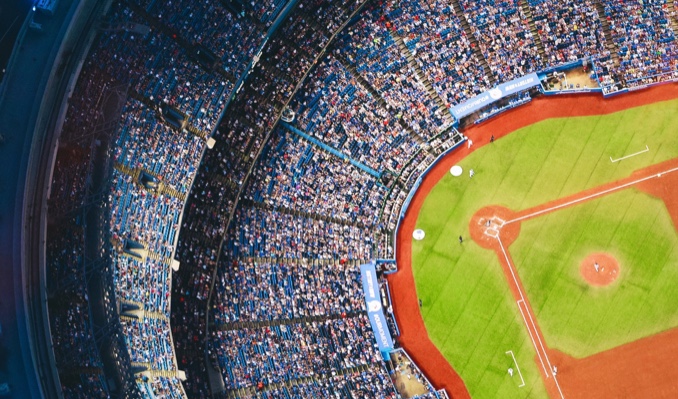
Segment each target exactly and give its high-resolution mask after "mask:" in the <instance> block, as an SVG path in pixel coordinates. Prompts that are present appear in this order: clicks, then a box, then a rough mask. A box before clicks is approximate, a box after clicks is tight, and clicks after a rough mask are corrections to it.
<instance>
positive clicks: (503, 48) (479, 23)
mask: <svg viewBox="0 0 678 399" xmlns="http://www.w3.org/2000/svg"><path fill="white" fill-rule="evenodd" d="M459 3H460V4H461V7H462V9H463V11H464V17H465V18H466V19H467V20H468V22H469V24H470V26H471V30H472V31H473V35H474V36H475V37H476V39H477V40H478V44H479V45H480V49H481V51H482V53H483V56H484V57H485V59H486V60H487V63H488V65H489V66H490V69H491V70H492V73H493V74H494V76H495V78H496V80H497V81H498V82H507V81H509V80H512V79H515V78H518V77H521V76H524V75H527V74H528V73H531V72H535V71H537V70H539V69H541V68H542V67H543V66H544V60H542V58H541V56H540V55H539V49H538V47H537V43H536V42H535V40H536V39H535V38H534V37H533V35H532V32H531V31H530V28H529V26H528V22H527V17H526V16H525V13H524V11H523V9H522V8H521V7H520V3H519V0H497V1H495V0H480V1H477V0H459Z"/></svg>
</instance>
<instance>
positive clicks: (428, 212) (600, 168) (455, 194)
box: [412, 101, 678, 399]
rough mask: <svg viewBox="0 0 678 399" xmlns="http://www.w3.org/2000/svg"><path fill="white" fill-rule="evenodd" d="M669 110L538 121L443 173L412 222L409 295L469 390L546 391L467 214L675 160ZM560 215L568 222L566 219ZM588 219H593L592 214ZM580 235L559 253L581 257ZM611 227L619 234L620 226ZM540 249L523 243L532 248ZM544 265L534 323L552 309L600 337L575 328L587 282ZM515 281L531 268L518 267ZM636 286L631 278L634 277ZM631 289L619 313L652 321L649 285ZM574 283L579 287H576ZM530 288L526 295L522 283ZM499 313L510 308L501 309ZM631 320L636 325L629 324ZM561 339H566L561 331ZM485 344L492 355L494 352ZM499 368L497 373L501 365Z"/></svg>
mask: <svg viewBox="0 0 678 399" xmlns="http://www.w3.org/2000/svg"><path fill="white" fill-rule="evenodd" d="M676 107H678V101H669V102H664V103H657V104H653V105H650V106H645V107H639V108H635V109H631V110H627V111H623V112H621V113H617V114H611V115H604V116H592V117H581V118H560V119H550V120H546V121H543V122H540V123H538V124H535V125H532V126H528V127H526V128H523V129H520V130H518V131H516V132H514V133H512V134H510V135H508V136H506V137H503V138H501V139H500V140H496V141H495V142H494V143H493V144H491V145H487V146H485V147H483V148H480V149H478V150H477V151H475V152H473V153H472V154H471V155H469V156H468V157H466V158H465V159H464V160H462V161H461V162H460V165H461V166H462V167H463V168H464V174H463V175H462V176H461V177H458V178H454V177H452V176H450V175H447V176H445V177H443V178H442V179H441V181H440V182H439V183H438V184H437V185H436V187H434V188H433V190H432V191H431V193H430V194H429V196H428V197H427V199H426V201H425V203H424V204H423V206H422V209H421V212H420V214H419V218H418V220H417V225H416V228H422V229H423V230H424V231H425V232H426V238H425V239H424V240H423V241H415V242H413V243H412V262H413V273H414V277H415V284H416V289H417V295H418V296H419V298H421V299H422V301H423V307H422V309H421V311H422V315H423V317H424V322H425V324H426V326H427V329H428V333H429V336H430V337H431V339H432V341H433V342H434V344H436V346H438V348H439V349H440V350H441V352H442V353H443V355H444V356H445V357H446V358H447V359H448V360H449V361H450V363H451V364H452V366H453V367H454V368H455V370H457V372H459V374H460V375H461V377H462V379H464V381H465V383H466V385H467V387H468V389H469V391H470V392H471V394H472V397H473V398H474V399H481V398H509V399H512V398H517V399H522V398H533V397H545V396H546V392H545V389H544V387H543V384H542V382H541V379H540V374H539V373H540V372H539V366H538V364H535V361H534V358H535V356H536V353H535V351H534V349H533V347H532V343H531V341H530V338H529V336H528V335H527V331H526V329H525V326H524V324H523V321H522V318H521V317H520V313H519V311H518V307H517V305H516V304H515V302H514V301H513V298H512V296H511V294H510V292H509V291H508V289H507V287H508V283H507V281H506V280H505V278H504V276H503V273H502V271H501V267H500V265H499V262H498V260H497V258H496V256H495V254H494V253H492V252H491V251H487V250H484V249H482V248H480V247H478V246H477V245H476V244H475V243H473V242H471V241H470V238H469V235H468V222H469V220H470V218H471V216H472V215H473V213H475V212H476V211H477V210H478V209H480V208H481V207H483V206H487V205H503V206H506V207H508V208H510V209H513V210H521V209H525V208H529V207H533V206H536V205H540V204H543V203H545V202H548V201H551V200H554V199H558V198H561V197H563V196H566V195H572V194H575V193H578V192H580V191H583V190H585V189H589V188H593V187H596V186H599V185H601V184H604V183H608V182H610V181H614V180H617V179H620V178H623V177H627V176H629V175H630V174H631V172H633V171H634V170H637V169H640V168H643V167H646V166H649V165H652V164H655V163H658V162H662V161H666V160H669V159H672V158H675V157H678V143H677V142H676V140H675V138H674V137H673V136H675V132H673V131H672V129H671V127H672V126H674V127H675V126H678V113H675V112H674V110H675V109H676ZM650 119H651V121H650ZM674 130H675V129H674ZM646 144H647V145H648V146H649V147H650V151H648V152H647V153H645V154H641V155H639V156H637V157H633V158H629V159H627V160H624V161H621V162H617V163H611V162H610V156H612V157H613V158H617V157H621V156H624V155H626V154H627V153H630V152H637V151H640V150H642V149H644V148H645V145H646ZM470 168H473V169H474V170H475V171H476V176H475V177H474V178H473V179H470V178H469V176H468V170H469V169H470ZM575 208H576V207H575ZM575 208H570V209H575ZM602 209H603V208H602V207H597V208H595V209H593V210H578V211H577V213H576V214H573V215H575V216H572V217H573V218H584V219H587V218H591V217H592V216H591V215H597V214H599V213H603V211H602ZM606 209H609V211H606V212H611V213H612V214H617V216H618V217H622V216H623V212H620V211H619V209H616V208H615V206H614V205H612V206H610V207H608V208H606ZM659 219H661V218H659ZM562 223H563V224H564V225H565V226H567V225H568V223H571V226H576V224H574V223H575V221H574V220H565V221H563V222H562ZM657 226H660V224H658V225H657ZM570 228H572V227H570ZM588 228H589V229H591V228H595V223H592V224H591V225H590V227H588ZM619 228H620V229H621V228H622V227H619ZM537 234H538V235H540V236H544V237H543V238H544V242H543V243H542V244H538V243H537V242H536V241H535V245H543V248H542V251H546V250H548V249H549V248H550V246H551V245H552V243H553V242H554V241H557V240H563V237H562V234H561V233H560V232H559V229H557V228H556V229H543V230H537ZM583 234H584V232H577V236H575V235H574V234H573V235H572V236H571V237H568V238H567V239H566V240H565V241H574V242H570V243H569V245H571V246H570V247H566V249H568V250H567V251H566V252H562V256H568V257H573V256H578V251H580V250H581V249H578V248H577V246H576V244H577V243H585V242H586V239H585V238H584V237H589V236H588V235H583ZM617 234H627V233H625V232H624V231H621V230H620V231H619V232H617ZM459 235H463V236H464V238H465V241H464V243H463V244H462V245H460V244H459V243H458V236H459ZM579 236H582V238H581V239H580V238H579ZM521 237H522V235H521ZM639 239H640V238H639ZM605 243H606V244H605V245H610V244H607V243H614V241H610V239H609V238H608V239H607V240H606V241H605ZM600 245H603V243H601V244H600ZM537 249H538V247H537V248H534V249H533V248H530V249H529V252H531V251H536V250H537ZM529 252H525V253H523V252H520V253H513V252H512V256H513V257H514V260H515V261H516V263H519V260H518V259H520V258H525V259H528V258H529V257H530V256H538V254H539V252H535V253H534V254H532V255H530V254H529ZM657 256H658V258H657V259H658V260H657V261H658V262H671V261H672V259H673V258H671V257H670V256H669V254H665V253H663V252H662V253H659V254H657ZM552 267H554V268H555V270H557V275H556V276H542V277H539V278H541V279H543V282H544V283H546V284H549V292H544V293H543V297H540V298H539V299H538V300H537V302H538V303H540V304H541V307H543V309H541V307H540V309H538V312H539V314H540V316H539V318H540V319H539V320H538V322H539V323H542V321H541V317H542V316H545V317H546V316H547V317H554V318H560V319H561V320H560V321H558V323H560V324H559V325H563V323H565V324H571V323H573V322H575V327H577V328H578V327H581V328H588V330H587V332H588V333H589V334H598V333H599V331H602V330H601V327H598V322H599V320H597V319H596V320H593V322H592V326H583V327H582V326H579V325H578V322H576V320H577V317H579V315H580V313H581V312H582V309H584V308H585V307H586V306H587V303H588V302H587V300H586V295H591V291H590V290H589V291H585V287H583V284H582V283H581V282H576V281H573V280H572V276H568V275H567V274H566V273H564V270H565V266H564V265H555V266H552ZM668 277H670V275H666V276H665V275H664V274H662V273H660V274H659V275H657V276H656V277H655V279H654V282H653V283H652V284H654V286H653V287H652V289H654V288H656V285H661V284H662V283H663V281H662V282H660V280H661V279H662V278H668ZM521 278H524V279H529V278H536V277H530V276H526V277H523V276H522V274H521ZM535 281H537V284H540V283H541V282H540V281H539V280H535ZM490 282H491V284H489V283H490ZM523 283H525V281H524V280H523ZM478 284H481V285H478ZM634 284H638V282H637V281H635V280H634ZM628 286H629V288H628V290H629V292H631V291H634V290H637V291H638V293H636V294H634V295H636V298H637V299H638V302H637V303H635V304H634V305H633V306H629V307H628V309H627V310H628V311H629V312H634V313H638V314H639V316H638V317H637V318H636V319H637V320H638V323H639V324H642V323H644V322H647V321H651V320H654V318H653V317H657V316H656V314H651V315H648V314H647V312H645V311H644V310H643V309H645V308H646V307H647V306H646V305H645V295H651V294H652V291H650V292H649V293H646V292H645V291H643V290H642V289H640V288H638V287H636V286H635V285H633V284H628ZM493 287H496V288H493ZM572 290H579V291H582V290H584V291H585V292H583V293H579V294H576V295H572V294H571V292H572ZM658 292H660V291H658ZM568 293H570V294H571V295H570V296H569V299H568V301H563V303H562V305H561V306H564V308H562V309H565V312H563V311H562V309H560V310H559V309H557V308H554V305H555V303H556V302H558V298H559V297H563V296H565V297H567V294H568ZM528 295H531V294H530V293H529V292H528ZM501 298H503V300H500V299H501ZM666 303H668V302H664V301H662V302H661V303H657V305H658V307H660V308H661V307H664V306H666V305H665V304H666ZM533 306H534V304H533ZM535 310H537V309H535ZM500 314H501V315H503V314H506V315H505V316H502V317H499V316H498V315H500ZM600 314H603V312H601V313H599V315H600ZM478 315H484V317H478ZM490 315H492V317H490ZM604 317H605V319H606V320H609V321H610V322H617V317H618V316H617V314H616V313H613V312H612V311H609V310H608V311H605V312H604ZM625 328H626V327H625ZM628 328H629V329H635V328H636V325H635V324H634V325H633V326H629V327H628ZM561 340H562V341H563V342H564V343H567V340H566V339H565V338H561ZM594 344H595V343H594V342H587V343H586V345H585V346H586V347H587V348H591V347H592V346H593V345H594ZM506 350H513V351H514V354H515V356H516V358H517V360H518V362H519V364H520V368H521V371H522V373H523V376H524V377H525V381H526V384H527V385H526V387H523V388H521V389H517V388H516V387H517V385H519V383H516V384H514V382H515V379H512V378H511V377H509V376H508V373H507V372H506V370H507V369H508V366H506V364H504V363H501V359H503V357H502V356H503V355H504V352H505V351H506ZM493 351H494V352H498V353H494V354H493V355H492V356H490V354H492V353H493ZM506 358H507V359H505V361H506V360H510V356H506ZM497 363H499V365H497ZM505 367H506V370H504V371H503V372H499V371H497V370H499V369H498V368H505ZM514 378H517V376H515V377H514Z"/></svg>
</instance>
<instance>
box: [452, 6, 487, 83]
mask: <svg viewBox="0 0 678 399" xmlns="http://www.w3.org/2000/svg"><path fill="white" fill-rule="evenodd" d="M450 2H451V3H452V8H454V12H455V13H456V14H457V17H458V18H459V21H461V26H462V28H464V33H466V37H467V38H468V40H469V41H470V42H471V48H472V49H473V52H474V53H475V55H476V57H477V58H478V60H479V61H480V64H481V65H482V67H483V71H485V75H486V76H487V78H488V79H490V82H492V84H493V85H496V84H497V78H495V76H494V74H493V73H492V69H491V68H490V65H489V64H488V63H487V59H486V58H485V56H484V55H483V51H482V49H481V48H480V43H478V40H477V39H476V36H475V35H474V34H473V30H472V29H471V25H470V24H469V23H468V20H467V19H466V16H465V15H464V11H463V9H462V8H461V3H459V0H450Z"/></svg>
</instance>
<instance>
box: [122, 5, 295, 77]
mask: <svg viewBox="0 0 678 399" xmlns="http://www.w3.org/2000/svg"><path fill="white" fill-rule="evenodd" d="M134 2H135V3H137V4H138V5H139V6H141V7H143V8H144V9H145V10H146V11H147V12H148V13H149V14H150V15H151V16H153V17H154V18H157V19H158V20H159V21H160V22H161V23H163V24H165V25H167V26H168V27H170V28H171V29H173V30H174V31H176V32H178V35H180V36H181V37H182V38H183V39H185V40H187V41H189V42H190V43H192V44H193V45H202V46H205V47H206V48H207V49H209V50H210V51H211V52H212V53H214V54H215V55H216V56H217V58H219V60H220V61H221V68H222V69H223V70H225V71H226V72H228V73H230V74H232V75H233V76H234V77H235V78H238V77H239V76H240V75H241V74H242V73H243V72H244V70H245V67H246V66H247V64H248V63H249V62H250V61H251V60H252V57H253V56H254V55H255V54H256V52H257V51H258V50H259V48H260V47H261V43H262V41H263V39H264V38H265V31H264V30H263V28H258V27H257V26H256V25H255V24H254V21H252V20H251V19H250V18H249V17H243V16H240V15H238V14H235V13H234V12H233V11H232V10H229V9H227V8H224V6H223V5H222V2H220V1H205V0H200V1H192V0H172V1H159V0H134ZM245 3H246V4H247V5H249V4H252V5H253V6H255V7H256V6H257V3H258V4H260V5H264V4H265V3H264V2H251V3H250V2H245ZM279 3H280V4H279V5H280V6H282V5H284V4H285V3H286V1H279ZM279 9H280V7H276V13H275V16H277V11H279ZM275 16H273V18H275Z"/></svg>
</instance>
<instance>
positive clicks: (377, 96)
mask: <svg viewBox="0 0 678 399" xmlns="http://www.w3.org/2000/svg"><path fill="white" fill-rule="evenodd" d="M334 58H335V59H336V60H337V61H339V63H341V64H342V65H343V66H344V68H346V69H347V70H348V71H349V72H351V75H353V77H354V78H355V79H356V80H357V81H358V82H359V83H360V84H361V85H362V86H363V87H364V88H365V90H367V91H368V92H369V93H370V94H371V95H372V97H374V98H375V99H376V100H377V103H378V104H379V105H381V106H382V107H384V108H388V103H387V101H386V100H385V99H384V97H382V96H381V94H380V93H379V92H378V91H377V89H375V88H374V86H372V84H371V83H370V82H368V81H367V79H365V78H364V77H363V76H362V75H361V74H360V73H359V72H358V70H357V69H356V68H355V66H353V65H351V64H350V63H349V62H348V61H347V60H346V59H345V58H344V57H343V56H342V55H341V54H336V55H335V56H334ZM398 124H399V125H400V127H402V128H403V130H405V131H406V132H407V134H408V135H409V136H410V137H412V138H413V139H414V141H416V142H417V143H418V144H419V145H422V146H423V145H424V144H426V140H424V139H423V138H422V137H421V136H420V135H418V134H417V133H416V132H415V131H414V130H412V128H411V127H410V126H409V125H408V124H407V123H405V121H403V119H402V118H398Z"/></svg>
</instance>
